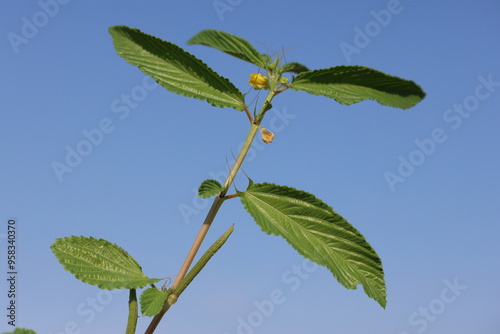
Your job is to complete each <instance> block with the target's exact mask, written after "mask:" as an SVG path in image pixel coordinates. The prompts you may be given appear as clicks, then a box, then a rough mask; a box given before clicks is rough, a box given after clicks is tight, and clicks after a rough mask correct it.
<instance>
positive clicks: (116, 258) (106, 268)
mask: <svg viewBox="0 0 500 334" xmlns="http://www.w3.org/2000/svg"><path fill="white" fill-rule="evenodd" d="M50 248H51V249H52V252H53V253H54V254H55V256H56V257H57V259H58V260H59V262H60V263H61V264H62V265H63V266H64V269H66V270H68V271H69V272H71V273H72V274H73V275H75V277H76V278H77V279H79V280H80V281H83V282H85V283H88V284H92V285H97V286H98V287H99V288H101V289H107V290H112V289H137V288H142V287H144V286H146V285H148V284H152V283H155V282H158V281H160V279H155V278H148V277H147V276H146V275H144V274H143V273H142V269H141V266H140V265H139V264H138V263H137V261H136V260H135V259H134V258H132V257H131V256H130V255H129V254H128V253H127V252H126V251H124V250H123V249H122V248H121V247H119V246H118V245H116V244H113V243H111V242H109V241H106V240H104V239H96V238H93V237H76V236H73V237H67V238H61V239H57V240H56V242H55V243H54V244H53V245H52V246H51V247H50Z"/></svg>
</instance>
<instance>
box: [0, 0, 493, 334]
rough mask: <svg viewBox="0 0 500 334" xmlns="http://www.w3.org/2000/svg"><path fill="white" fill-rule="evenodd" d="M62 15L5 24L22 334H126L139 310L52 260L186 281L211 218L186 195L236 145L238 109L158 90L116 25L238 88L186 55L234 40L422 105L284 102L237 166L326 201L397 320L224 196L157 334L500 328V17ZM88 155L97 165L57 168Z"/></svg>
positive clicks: (265, 12) (2, 16)
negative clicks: (188, 258)
mask: <svg viewBox="0 0 500 334" xmlns="http://www.w3.org/2000/svg"><path fill="white" fill-rule="evenodd" d="M56 1H57V0H41V1H38V2H37V1H24V2H7V3H4V4H2V7H3V9H2V10H1V11H0V22H1V23H0V27H1V28H0V35H1V36H2V38H0V48H1V54H2V58H1V59H2V61H1V62H0V73H1V76H2V78H3V80H2V81H1V83H0V85H1V90H0V92H1V93H0V94H2V99H1V101H2V108H1V122H0V130H1V134H2V137H3V139H2V141H1V144H0V155H1V157H2V164H1V172H0V178H1V179H0V181H1V182H0V184H1V185H2V187H1V191H0V196H1V197H0V209H1V210H0V212H1V221H2V223H1V224H2V225H1V227H0V241H1V243H0V247H1V250H2V252H1V254H2V259H1V262H0V263H2V267H1V275H2V277H6V276H7V271H8V270H7V269H6V265H5V260H6V256H5V251H6V233H7V224H8V221H9V219H10V218H14V219H15V221H16V227H17V230H16V231H17V247H18V254H17V255H18V263H17V264H16V265H17V271H18V276H17V293H18V296H17V306H18V309H17V324H18V325H19V326H22V327H27V328H32V329H35V330H36V331H37V333H39V334H40V333H42V334H56V333H57V334H59V333H119V332H123V330H124V327H125V322H126V303H127V293H126V292H118V293H109V292H102V291H100V290H99V289H98V288H96V287H94V286H90V285H88V284H84V283H81V282H80V281H78V280H76V279H75V278H74V277H73V276H72V275H71V274H70V273H68V272H66V271H64V270H63V268H62V266H61V265H60V264H59V263H58V262H57V260H56V259H55V257H54V256H53V255H52V253H51V251H50V248H49V247H50V245H51V244H52V243H53V242H54V240H55V239H56V238H60V237H65V236H71V235H84V236H94V237H97V238H104V239H107V240H109V241H112V242H114V243H117V244H119V245H120V246H121V247H123V248H125V249H126V250H127V251H128V252H129V253H130V254H131V255H132V256H134V257H135V258H136V259H137V260H138V261H139V262H140V263H141V265H142V267H143V271H144V272H145V273H146V274H147V275H148V276H150V277H167V276H173V275H175V274H176V273H177V271H178V269H179V267H180V265H181V263H182V261H183V259H184V256H185V254H186V252H187V250H188V248H189V246H190V245H191V243H192V241H193V239H194V237H195V235H196V233H197V230H198V227H199V225H200V224H201V222H202V220H203V217H204V214H205V213H206V212H207V210H208V206H209V204H210V202H209V201H204V200H201V199H197V198H196V197H195V193H194V189H196V188H197V186H198V185H199V184H200V183H201V181H203V180H204V179H207V178H218V177H221V175H223V174H224V173H225V172H226V170H227V161H230V160H231V159H232V156H233V154H236V153H237V151H238V148H239V145H240V144H241V143H242V141H243V140H244V138H245V136H246V132H247V129H248V124H247V123H248V121H247V119H246V117H245V115H244V114H243V113H240V112H237V111H235V110H230V109H220V108H213V107H212V106H210V105H209V104H208V103H205V102H202V101H196V100H193V99H189V98H185V97H182V96H178V95H175V94H172V93H169V92H167V91H165V90H164V89H163V88H161V87H155V86H154V85H152V83H151V81H149V80H148V79H147V78H145V76H144V75H143V74H142V73H141V72H140V71H139V70H138V69H137V68H135V67H133V66H131V65H129V64H128V63H126V62H125V61H124V60H123V59H121V58H120V57H118V55H117V54H116V52H115V51H114V49H113V46H112V42H111V37H110V35H109V34H108V32H107V28H108V27H110V26H113V25H118V24H120V25H128V26H131V27H135V28H139V29H141V30H142V31H144V32H146V33H149V34H152V35H156V36H158V37H160V38H163V39H166V40H168V41H170V42H173V43H176V44H178V45H180V46H181V47H183V48H185V49H186V50H188V51H189V52H191V53H193V54H195V55H196V56H197V57H199V58H201V59H203V60H204V61H205V62H206V63H207V64H208V65H209V66H211V67H212V68H213V69H214V70H215V71H217V72H218V73H220V74H221V75H223V76H225V77H228V78H229V79H230V80H231V81H232V82H234V83H235V85H237V86H238V87H239V88H240V90H241V91H243V92H246V91H248V89H249V86H248V84H247V80H248V77H249V74H250V73H252V72H256V71H257V70H258V69H257V68H255V66H253V65H251V64H248V63H244V62H242V61H240V60H237V59H232V58H231V57H230V56H228V55H225V54H223V53H220V52H218V51H216V50H212V49H209V48H205V47H201V46H187V45H186V44H185V43H186V41H187V40H188V39H189V38H190V37H192V36H193V35H194V34H196V33H197V32H199V31H201V30H203V29H208V28H211V29H219V30H224V31H227V32H230V33H233V34H236V35H238V36H241V37H244V38H245V39H247V40H248V41H250V42H252V43H253V44H254V45H255V46H256V47H257V48H258V50H259V51H261V52H271V53H272V52H276V51H280V50H282V49H285V50H286V53H285V57H286V61H289V62H290V61H298V62H301V63H303V64H305V65H307V66H308V67H309V68H311V69H318V68H327V67H331V66H336V65H343V64H351V65H354V64H356V65H365V66H369V67H373V68H376V69H378V70H381V71H384V72H386V73H389V74H392V75H397V76H400V77H403V78H405V79H410V80H414V81H415V82H417V83H418V84H420V85H421V87H422V88H423V89H424V90H425V91H426V93H427V97H426V98H425V99H424V100H423V101H422V102H421V103H420V104H418V105H417V106H416V107H414V108H412V109H410V110H406V111H403V110H399V109H394V108H389V107H382V106H380V105H378V104H376V103H375V102H372V101H366V102H362V103H358V104H355V105H353V106H342V105H339V104H337V103H336V102H334V101H333V100H329V99H327V98H323V97H318V96H310V95H307V94H305V93H298V92H286V93H285V94H282V95H280V96H278V97H277V98H276V99H275V100H274V103H273V106H274V108H273V109H272V110H271V111H270V112H269V115H268V116H267V118H266V119H265V120H264V123H263V125H264V126H265V127H267V128H269V129H270V130H272V131H274V132H275V134H276V138H275V141H274V142H273V143H272V144H269V145H264V144H263V143H260V142H256V144H255V146H254V147H253V150H252V151H251V153H250V155H249V157H248V161H247V162H246V163H245V164H244V166H243V169H244V171H245V172H246V173H247V174H248V175H249V176H250V177H251V178H252V179H253V180H254V181H255V182H273V183H277V184H281V185H289V186H293V187H295V188H298V189H303V190H306V191H309V192H311V193H314V194H315V195H316V196H318V197H319V198H321V199H322V200H323V201H325V202H326V203H328V204H330V205H331V206H332V207H333V208H334V209H335V210H336V211H337V212H338V213H340V214H341V215H343V216H344V217H345V218H346V219H347V220H348V221H349V222H351V223H352V224H353V225H354V226H355V227H356V228H357V229H359V230H360V231H361V232H362V233H363V234H364V235H365V237H366V238H367V240H368V241H369V242H370V243H371V245H372V246H373V247H374V248H375V250H376V251H377V252H378V254H379V255H380V257H381V259H382V261H383V265H384V270H385V275H386V281H387V288H388V304H387V308H386V309H385V310H384V309H382V308H380V306H378V305H377V303H376V302H375V301H373V300H371V299H369V298H367V297H366V296H365V295H364V293H363V292H362V289H360V288H358V290H346V289H345V288H343V287H342V286H341V285H340V284H338V283H337V282H336V281H335V279H334V278H333V277H332V275H331V274H330V273H329V272H328V270H326V269H324V268H320V267H317V266H313V265H311V264H310V263H308V262H304V260H303V259H302V258H301V257H300V256H299V255H298V254H297V253H296V252H295V251H294V250H293V249H292V248H291V247H289V245H288V244H286V242H285V241H283V240H282V239H280V238H278V237H273V236H268V235H266V234H264V233H262V232H261V231H260V229H259V227H258V226H257V225H256V224H254V223H253V221H252V219H251V217H250V216H249V215H248V214H247V213H246V212H245V211H244V210H243V209H242V206H241V204H240V203H239V201H238V200H233V201H228V202H227V203H225V204H224V206H223V207H222V210H221V212H220V214H219V216H218V217H217V219H216V221H215V222H214V225H213V227H212V229H211V231H210V233H209V235H208V240H207V242H212V241H214V240H215V239H216V238H217V237H218V236H219V235H220V234H222V233H223V231H225V230H226V229H227V228H228V227H229V226H231V225H232V224H234V225H235V232H234V233H233V235H232V236H231V238H230V239H229V241H228V242H227V244H226V245H225V246H224V247H223V248H222V249H221V251H220V252H219V253H218V254H217V255H216V256H215V257H214V258H213V259H212V260H211V262H210V263H209V265H208V266H207V267H206V269H205V270H204V272H203V273H202V274H200V276H199V277H198V278H197V280H196V281H195V282H194V283H193V284H192V285H191V286H190V287H189V288H188V289H187V290H186V292H185V293H184V294H183V295H182V297H181V298H180V300H179V302H178V303H177V304H176V305H175V307H173V308H172V310H171V311H170V312H169V314H167V316H166V317H165V319H164V321H163V322H162V324H161V325H160V328H159V330H158V333H201V332H203V333H214V334H219V333H220V334H225V333H227V334H234V333H238V334H239V333H259V334H265V333H288V334H296V333H333V332H334V333H347V334H350V333H391V334H392V333H393V334H414V333H429V334H430V333H454V334H462V333H464V334H465V333H472V332H474V333H498V331H499V330H500V320H499V317H498V309H499V308H500V302H499V300H500V292H499V290H498V289H497V288H496V287H495V283H496V282H497V277H498V276H499V275H500V266H499V261H498V254H499V253H500V246H499V243H498V235H499V233H500V228H499V224H498V223H499V221H498V213H497V208H498V203H499V200H500V190H499V189H500V179H499V177H498V171H499V170H500V159H499V157H498V148H499V143H500V137H499V136H498V128H499V125H500V116H499V114H498V111H499V107H500V68H499V65H498V59H500V44H499V43H498V38H499V35H498V31H500V29H499V28H500V22H499V21H498V12H499V9H500V6H499V4H498V2H496V1H492V0H490V1H486V0H480V1H470V0H467V1H461V2H459V3H457V2H455V1H448V0H447V1H439V2H437V3H436V2H431V1H417V0H415V1H411V0H401V1H395V0H390V1H366V0H363V1H361V0H354V1H345V2H333V1H311V2H303V1H289V2H287V3H286V5H283V4H280V3H278V2H269V1H261V0H254V1H245V0H232V1H229V0H220V1H213V0H209V1H176V2H171V1H143V2H133V1H120V2H118V1H108V2H106V3H105V4H102V3H100V2H97V1H89V2H82V1H80V2H79V1H68V0H65V1H63V0H59V1H58V2H56ZM96 129H98V130H96ZM97 133H100V134H101V135H97ZM91 134H94V137H93V138H94V143H92V144H91V145H89V144H88V143H89V139H88V136H91ZM78 149H80V151H82V152H85V154H86V156H81V157H80V159H78V158H74V157H73V158H70V159H74V160H70V162H71V166H70V165H67V161H66V159H67V156H68V154H69V153H68V152H71V151H72V150H78ZM55 163H61V164H66V165H67V166H68V168H69V169H71V171H68V172H65V173H63V174H62V175H61V174H59V175H58V174H57V173H56V172H55V171H54V168H53V166H54V164H55ZM236 185H237V186H239V187H240V188H242V187H244V186H245V185H246V179H245V177H244V176H242V177H239V178H238V179H237V181H236ZM206 247H208V246H206ZM2 281H3V282H2V284H1V287H2V288H1V289H2V291H0V303H1V305H2V307H1V309H2V310H4V311H2V312H3V313H5V312H6V311H5V308H6V305H7V303H8V300H7V297H6V296H7V288H6V285H5V284H4V283H5V281H4V279H2ZM265 301H271V304H269V302H268V303H266V302H265ZM263 305H267V306H268V308H267V309H265V308H264V309H263V307H264V306H263ZM269 305H272V306H269ZM1 319H2V321H1V323H0V330H1V331H4V330H8V329H9V328H10V327H9V326H8V325H7V321H6V316H5V315H2V317H1ZM147 324H148V320H147V319H142V318H141V319H140V320H139V328H138V333H140V332H143V331H144V329H145V327H146V326H147Z"/></svg>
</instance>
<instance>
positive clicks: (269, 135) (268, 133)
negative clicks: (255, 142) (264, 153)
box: [260, 128, 274, 144]
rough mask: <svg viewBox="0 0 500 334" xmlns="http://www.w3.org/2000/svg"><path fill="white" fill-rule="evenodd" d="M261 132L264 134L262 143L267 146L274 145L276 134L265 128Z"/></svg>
mask: <svg viewBox="0 0 500 334" xmlns="http://www.w3.org/2000/svg"><path fill="white" fill-rule="evenodd" d="M260 132H261V134H262V141H263V142H264V143H266V144H269V143H272V142H273V139H274V133H272V132H271V131H268V130H266V129H264V128H260Z"/></svg>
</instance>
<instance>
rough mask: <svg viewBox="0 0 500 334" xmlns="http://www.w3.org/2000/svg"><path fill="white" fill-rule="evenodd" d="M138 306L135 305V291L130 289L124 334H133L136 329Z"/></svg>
mask: <svg viewBox="0 0 500 334" xmlns="http://www.w3.org/2000/svg"><path fill="white" fill-rule="evenodd" d="M138 311H139V306H138V305H137V294H136V292H135V289H130V295H129V299H128V322H127V330H126V332H125V333H126V334H134V333H135V329H136V327H137V318H138V315H137V313H138Z"/></svg>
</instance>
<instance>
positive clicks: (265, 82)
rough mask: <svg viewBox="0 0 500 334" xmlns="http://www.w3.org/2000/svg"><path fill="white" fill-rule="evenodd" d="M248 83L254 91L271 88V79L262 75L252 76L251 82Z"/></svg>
mask: <svg viewBox="0 0 500 334" xmlns="http://www.w3.org/2000/svg"><path fill="white" fill-rule="evenodd" d="M248 83H249V84H250V85H251V86H252V87H253V88H254V89H268V88H269V79H268V78H267V77H266V76H264V75H262V74H260V73H252V74H250V80H248Z"/></svg>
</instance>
